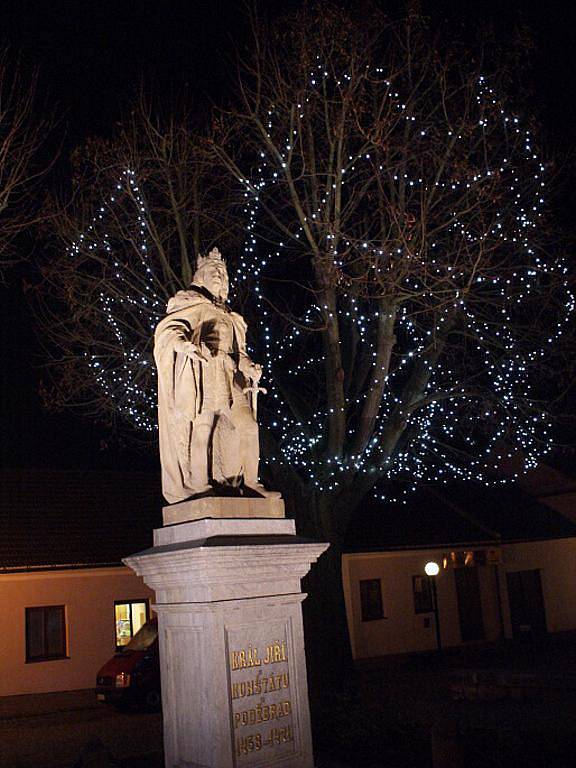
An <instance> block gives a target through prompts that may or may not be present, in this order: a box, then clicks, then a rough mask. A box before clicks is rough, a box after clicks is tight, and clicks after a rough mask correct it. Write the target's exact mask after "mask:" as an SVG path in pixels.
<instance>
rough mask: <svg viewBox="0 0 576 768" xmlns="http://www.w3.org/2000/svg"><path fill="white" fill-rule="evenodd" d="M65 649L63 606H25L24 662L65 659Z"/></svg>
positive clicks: (64, 615)
mask: <svg viewBox="0 0 576 768" xmlns="http://www.w3.org/2000/svg"><path fill="white" fill-rule="evenodd" d="M66 651H67V648H66V609H65V607H64V606H63V605H43V606H42V607H41V608H26V663H29V662H32V661H51V660H52V659H66V658H67V652H66Z"/></svg>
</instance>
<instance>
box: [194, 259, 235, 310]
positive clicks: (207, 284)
mask: <svg viewBox="0 0 576 768" xmlns="http://www.w3.org/2000/svg"><path fill="white" fill-rule="evenodd" d="M194 283H195V284H196V285H202V286H203V287H204V288H207V289H208V290H209V291H210V293H211V294H212V295H213V296H216V297H217V298H219V299H221V300H222V301H226V299H227V298H228V272H227V270H226V265H225V264H224V263H222V262H220V263H219V262H217V261H207V262H205V263H204V264H203V265H202V266H201V267H200V268H199V269H197V270H196V274H195V275H194Z"/></svg>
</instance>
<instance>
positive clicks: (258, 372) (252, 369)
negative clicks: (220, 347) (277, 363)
mask: <svg viewBox="0 0 576 768" xmlns="http://www.w3.org/2000/svg"><path fill="white" fill-rule="evenodd" d="M238 367H239V368H240V371H241V372H242V374H243V375H244V376H245V377H246V378H247V379H249V380H250V381H251V382H253V383H254V384H258V382H259V381H260V379H261V378H262V366H261V365H259V364H258V363H254V362H252V360H250V358H249V357H241V358H240V363H239V366H238Z"/></svg>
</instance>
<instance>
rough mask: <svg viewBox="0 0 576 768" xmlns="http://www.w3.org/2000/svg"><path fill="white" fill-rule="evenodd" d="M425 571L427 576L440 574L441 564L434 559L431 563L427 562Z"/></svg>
mask: <svg viewBox="0 0 576 768" xmlns="http://www.w3.org/2000/svg"><path fill="white" fill-rule="evenodd" d="M424 571H425V573H426V576H438V574H439V573H440V566H439V565H438V563H435V562H434V560H431V561H430V562H429V563H426V565H425V566H424Z"/></svg>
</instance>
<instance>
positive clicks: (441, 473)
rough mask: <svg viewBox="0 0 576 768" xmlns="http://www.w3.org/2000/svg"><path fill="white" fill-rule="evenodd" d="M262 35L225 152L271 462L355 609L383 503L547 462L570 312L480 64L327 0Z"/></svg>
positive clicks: (501, 87)
mask: <svg viewBox="0 0 576 768" xmlns="http://www.w3.org/2000/svg"><path fill="white" fill-rule="evenodd" d="M253 28H254V30H255V34H254V44H253V47H252V55H250V56H249V57H248V58H247V59H246V60H244V61H243V62H242V64H241V68H240V78H239V83H238V93H239V98H238V100H237V102H236V104H235V106H234V107H233V108H231V109H230V110H229V111H228V112H227V113H226V115H225V117H223V120H222V131H221V133H220V136H219V139H218V141H217V145H216V152H217V153H218V155H219V157H220V159H221V161H222V163H223V164H224V165H225V167H227V168H228V169H229V171H230V172H231V174H232V175H233V176H234V177H236V178H237V179H239V180H240V181H241V183H242V184H243V185H244V187H245V194H246V210H247V214H248V216H249V219H250V227H249V231H248V237H247V240H246V250H245V254H244V259H243V264H242V269H243V273H244V275H245V277H246V281H247V283H248V285H249V287H250V288H251V290H252V291H253V294H254V296H255V299H256V304H257V306H258V308H259V313H260V315H261V316H263V317H264V328H265V331H264V333H263V334H262V339H261V356H262V357H263V358H264V360H265V363H266V365H267V367H268V368H270V369H271V371H272V384H271V389H272V397H271V399H270V400H269V404H270V405H271V406H272V407H270V408H269V413H268V422H267V423H268V425H269V430H268V432H267V435H266V437H267V448H268V460H269V463H270V468H271V469H272V470H275V471H276V475H277V476H278V477H280V478H281V479H282V480H283V482H284V483H285V484H284V490H285V492H286V493H287V495H288V497H289V499H290V500H291V501H292V502H293V513H294V514H295V515H297V516H298V517H299V518H300V522H301V526H302V527H301V529H302V530H305V531H307V532H309V533H310V534H312V535H314V536H318V537H321V538H327V539H328V540H329V541H330V542H331V543H332V547H331V550H330V552H331V555H328V557H325V558H324V570H325V575H326V578H327V581H326V582H325V584H324V589H320V590H318V592H319V593H324V594H325V595H330V596H331V598H332V603H331V604H329V607H328V609H327V610H328V611H329V612H330V615H332V616H335V615H337V614H338V612H340V615H342V610H341V605H342V603H341V598H339V582H340V578H339V559H340V558H339V554H340V548H341V545H342V543H343V540H344V537H345V535H346V531H347V529H348V527H349V526H350V525H351V524H353V521H354V519H355V516H356V514H357V512H358V509H359V507H360V506H361V504H362V500H363V499H364V498H365V497H366V495H367V494H369V493H375V494H376V495H377V496H380V497H381V498H383V499H387V500H389V499H390V498H391V496H392V495H394V494H393V493H392V492H391V490H390V489H391V485H392V484H395V487H396V488H397V487H398V483H401V484H403V485H404V487H405V488H407V489H412V488H414V487H415V486H416V485H417V484H418V483H419V482H421V481H432V480H433V481H441V482H442V481H447V480H449V479H451V478H461V479H474V480H480V481H486V480H490V479H492V478H493V477H494V474H493V473H495V472H496V471H497V469H498V465H499V463H500V459H501V456H502V455H503V454H508V453H511V452H514V451H519V452H520V453H521V455H522V456H523V460H524V465H525V467H526V468H528V467H531V466H533V465H534V464H535V463H537V461H538V459H539V457H540V456H542V454H544V453H546V451H547V450H548V449H549V448H550V418H549V414H548V413H547V408H546V402H547V400H549V399H550V384H551V380H550V373H551V370H553V365H552V367H551V368H550V367H549V366H551V350H552V348H553V346H554V342H556V341H558V339H559V337H560V336H561V335H562V333H563V332H564V331H565V330H566V327H567V324H568V321H569V316H570V312H571V311H572V309H573V307H574V299H573V296H572V293H571V291H570V288H569V285H568V280H567V274H566V267H565V265H564V263H563V261H562V259H561V258H560V256H559V253H558V246H557V243H556V242H555V236H554V233H553V228H552V226H551V223H550V220H549V217H548V215H547V207H546V202H545V199H546V192H547V190H546V184H547V176H548V174H547V168H546V163H545V162H544V161H543V159H542V156H541V154H540V151H539V149H538V146H537V141H536V138H535V136H534V133H533V131H532V130H530V129H528V128H527V127H526V125H525V124H524V123H523V122H522V121H521V119H520V117H519V116H518V115H517V114H516V113H515V112H514V111H513V110H512V109H511V107H510V105H509V104H508V103H507V99H506V82H505V76H507V75H508V74H509V73H508V72H506V71H504V72H502V71H499V70H498V69H497V68H496V67H494V66H492V67H491V66H490V63H489V61H487V60H486V57H485V56H484V54H483V51H482V50H481V49H472V48H470V47H469V46H468V45H458V44H457V43H454V42H447V41H446V40H441V39H439V38H438V37H435V36H434V35H433V34H432V33H431V32H430V31H429V29H428V27H427V25H426V22H425V21H424V20H423V19H422V18H420V17H419V16H417V15H414V14H411V15H409V16H408V17H407V18H405V19H404V20H402V21H401V22H397V23H392V22H390V21H389V20H388V19H387V18H386V17H385V16H384V15H383V14H381V13H380V12H379V11H378V10H375V9H372V10H371V11H370V10H366V9H364V10H363V12H362V14H359V17H355V16H354V11H350V12H346V11H342V10H339V9H338V8H336V7H334V6H331V5H329V4H325V3H323V4H321V5H319V6H318V7H317V8H315V9H312V10H310V9H309V8H307V9H306V10H304V11H302V12H300V13H298V14H296V15H294V16H293V17H292V18H291V19H289V20H282V21H280V22H279V23H276V24H273V25H272V27H271V28H265V24H264V23H262V22H261V21H259V20H257V19H254V20H253ZM238 147H241V151H240V152H239V151H238ZM321 570H322V563H320V568H319V569H317V571H316V573H317V574H320V575H321ZM330 584H331V585H332V586H330ZM338 606H340V608H339V607H338ZM324 615H326V610H325V611H324Z"/></svg>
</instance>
